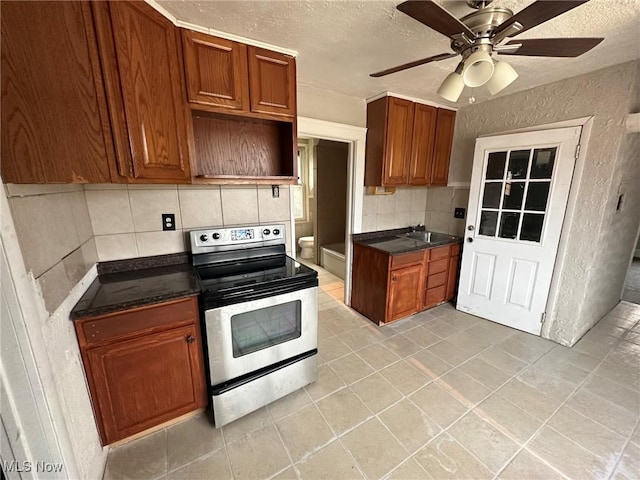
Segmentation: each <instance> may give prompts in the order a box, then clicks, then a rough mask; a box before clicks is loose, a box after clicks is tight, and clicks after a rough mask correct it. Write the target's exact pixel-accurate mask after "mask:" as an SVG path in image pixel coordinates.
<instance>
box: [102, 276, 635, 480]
mask: <svg viewBox="0 0 640 480" xmlns="http://www.w3.org/2000/svg"><path fill="white" fill-rule="evenodd" d="M320 284H321V292H320V295H319V310H320V311H319V330H318V336H319V339H318V343H319V350H320V354H319V357H320V358H319V363H320V366H319V369H318V381H317V382H316V383H314V384H312V385H310V386H308V387H306V388H304V389H302V390H299V391H298V392H296V393H293V394H291V395H290V396H288V397H286V398H283V399H281V400H278V401H276V402H274V403H273V404H271V405H269V406H267V407H264V408H262V409H260V410H258V411H256V412H254V413H252V414H250V415H248V416H246V417H244V418H242V419H239V420H237V421H235V422H233V423H232V424H229V425H227V426H225V427H223V428H222V429H220V430H217V429H214V428H213V427H212V426H211V424H210V422H209V420H208V417H207V416H206V415H200V416H198V417H196V418H193V419H190V420H187V421H185V422H183V423H180V424H177V425H174V426H171V427H169V428H165V429H163V430H161V431H159V432H156V433H154V434H152V435H150V436H147V437H144V438H142V439H139V440H136V441H133V442H130V443H128V444H126V445H123V446H121V447H118V448H115V449H113V450H112V451H111V452H110V454H109V458H108V462H107V469H106V473H105V478H107V479H115V478H138V479H156V478H160V479H167V480H175V479H189V480H191V479H199V478H202V479H231V478H233V479H269V478H272V479H283V480H284V479H298V478H301V479H360V478H367V479H381V478H385V479H429V478H433V479H440V478H443V479H467V478H478V479H485V478H486V479H491V478H501V479H536V478H540V479H545V480H546V479H554V478H570V479H591V478H598V479H608V478H612V479H616V480H623V479H635V478H639V477H640V427H639V426H638V421H639V419H640V306H639V305H634V304H631V303H626V302H623V303H621V304H620V305H618V306H617V307H616V308H615V309H614V310H613V311H612V312H611V313H610V314H609V315H607V317H606V318H604V319H603V320H601V321H600V322H599V323H598V324H597V325H596V326H595V327H594V328H593V329H592V330H591V331H590V332H588V333H587V334H586V335H585V337H584V338H583V339H582V340H581V341H580V342H579V343H578V344H577V345H576V346H575V347H574V348H571V349H569V348H565V347H562V346H559V345H557V344H554V343H552V342H549V341H546V340H543V339H540V338H538V337H535V336H532V335H528V334H525V333H522V332H518V331H516V330H512V329H510V328H507V327H503V326H501V325H498V324H495V323H492V322H489V321H485V320H482V319H480V318H477V317H473V316H470V315H467V314H464V313H461V312H458V311H456V310H454V309H453V307H452V306H451V305H448V304H447V305H443V306H440V307H437V308H435V309H432V310H429V311H427V312H423V313H420V314H418V315H415V316H413V317H411V318H408V319H405V320H402V321H399V322H396V323H394V324H392V325H389V326H387V327H384V328H378V327H377V326H375V325H373V324H372V323H371V322H369V321H368V320H366V319H364V318H362V317H361V316H360V315H358V314H357V313H355V312H354V311H352V310H350V309H348V308H347V307H346V306H345V305H344V304H342V303H341V302H340V301H339V300H340V298H341V291H340V289H341V288H342V287H341V285H342V284H341V281H340V280H339V279H338V278H337V277H334V276H333V275H331V274H329V273H327V272H324V271H321V273H320Z"/></svg>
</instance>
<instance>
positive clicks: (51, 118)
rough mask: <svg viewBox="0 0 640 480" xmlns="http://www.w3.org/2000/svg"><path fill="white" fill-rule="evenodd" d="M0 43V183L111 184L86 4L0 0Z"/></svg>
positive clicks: (98, 71) (99, 84) (110, 149)
mask: <svg viewBox="0 0 640 480" xmlns="http://www.w3.org/2000/svg"><path fill="white" fill-rule="evenodd" d="M1 44H2V67H1V68H0V72H1V76H2V106H1V108H0V110H1V112H2V131H1V132H0V136H1V137H2V153H1V155H2V162H1V163H2V179H3V181H4V182H5V183H70V182H91V183H106V182H110V181H112V173H113V176H114V177H115V176H117V172H116V171H115V154H114V149H113V143H112V140H111V129H110V124H109V118H108V114H107V104H106V100H105V92H104V85H103V83H102V71H101V67H100V61H99V58H98V50H97V45H96V40H95V31H94V26H93V16H92V12H91V6H90V5H89V4H88V3H86V2H3V4H2V41H1ZM112 167H113V171H112Z"/></svg>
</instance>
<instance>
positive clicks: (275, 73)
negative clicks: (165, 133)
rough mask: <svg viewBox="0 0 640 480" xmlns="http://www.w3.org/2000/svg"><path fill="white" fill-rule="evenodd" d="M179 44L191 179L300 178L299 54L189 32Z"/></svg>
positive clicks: (291, 180)
mask: <svg viewBox="0 0 640 480" xmlns="http://www.w3.org/2000/svg"><path fill="white" fill-rule="evenodd" d="M182 47H183V53H184V68H185V77H186V79H187V92H188V99H189V104H190V108H191V119H190V120H191V132H190V135H191V144H192V156H191V159H192V161H191V169H192V174H193V182H194V183H220V184H224V183H269V184H274V183H278V184H283V183H295V182H296V181H297V177H296V170H295V169H296V162H295V158H296V148H297V140H296V137H297V135H296V133H297V132H296V123H295V121H296V120H295V115H296V69H295V59H294V58H293V57H290V56H288V55H283V54H280V53H276V52H272V51H269V50H265V49H262V48H257V47H252V46H247V45H244V44H242V43H238V42H233V41H230V40H225V39H223V38H218V37H213V36H211V35H205V34H202V33H197V32H192V31H190V30H183V31H182Z"/></svg>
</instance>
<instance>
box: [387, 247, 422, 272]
mask: <svg viewBox="0 0 640 480" xmlns="http://www.w3.org/2000/svg"><path fill="white" fill-rule="evenodd" d="M423 259H424V251H423V250H420V251H419V252H411V253H403V254H400V255H393V256H392V257H391V268H392V269H394V268H398V267H404V266H405V265H414V264H416V263H422V262H423Z"/></svg>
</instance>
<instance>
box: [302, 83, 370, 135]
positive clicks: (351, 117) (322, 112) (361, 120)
mask: <svg viewBox="0 0 640 480" xmlns="http://www.w3.org/2000/svg"><path fill="white" fill-rule="evenodd" d="M297 93H298V116H300V117H307V118H315V119H317V120H326V121H328V122H335V123H344V124H346V125H354V126H356V127H365V126H366V124H367V104H366V101H365V99H364V98H357V97H351V96H349V95H343V94H341V93H337V92H332V91H330V90H325V89H323V88H318V87H314V86H311V85H305V84H302V83H298V92H297Z"/></svg>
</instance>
